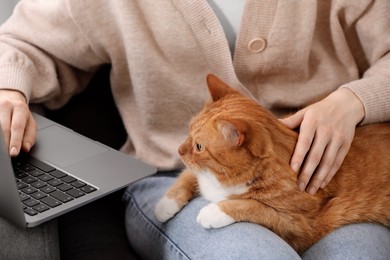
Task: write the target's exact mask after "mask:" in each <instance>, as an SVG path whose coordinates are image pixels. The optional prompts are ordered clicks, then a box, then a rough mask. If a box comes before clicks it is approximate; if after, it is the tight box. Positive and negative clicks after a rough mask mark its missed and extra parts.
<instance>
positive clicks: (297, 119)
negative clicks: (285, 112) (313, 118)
mask: <svg viewBox="0 0 390 260" xmlns="http://www.w3.org/2000/svg"><path fill="white" fill-rule="evenodd" d="M305 112H306V109H302V110H299V111H298V112H296V113H295V114H293V115H291V116H288V117H285V118H281V119H279V121H280V122H282V123H283V124H284V125H286V126H287V127H288V128H290V129H295V128H297V127H298V126H300V125H301V123H302V121H303V118H304V116H305Z"/></svg>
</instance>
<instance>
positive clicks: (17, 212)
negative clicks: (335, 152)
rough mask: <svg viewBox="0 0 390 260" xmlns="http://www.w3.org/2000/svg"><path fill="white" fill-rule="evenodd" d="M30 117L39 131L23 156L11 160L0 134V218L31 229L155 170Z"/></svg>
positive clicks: (69, 130)
mask: <svg viewBox="0 0 390 260" xmlns="http://www.w3.org/2000/svg"><path fill="white" fill-rule="evenodd" d="M33 115H34V118H35V120H36V122H37V128H38V132H37V139H36V143H35V145H34V146H33V148H32V149H31V151H30V152H29V153H28V154H22V155H20V156H18V157H16V158H12V159H11V158H10V156H9V155H8V152H7V150H8V149H6V148H5V142H4V139H3V137H2V136H0V216H1V217H3V218H5V219H7V220H9V221H10V222H13V223H15V224H16V225H18V226H20V227H35V226H37V225H39V224H42V223H44V222H46V221H48V220H51V219H53V218H55V217H58V216H60V215H62V214H64V213H66V212H69V211H71V210H74V209H76V208H78V207H81V206H82V205H85V204H87V203H89V202H92V201H94V200H96V199H99V198H101V197H103V196H106V195H108V194H110V193H112V192H114V191H117V190H120V189H122V188H124V187H126V186H127V185H129V184H130V183H132V182H134V181H136V180H139V179H141V178H144V177H146V176H148V175H151V174H153V173H155V172H156V169H155V168H154V167H152V166H150V165H148V164H146V163H144V162H141V161H139V160H137V159H135V158H132V157H130V156H128V155H126V154H124V153H121V152H119V151H117V150H115V149H112V148H110V147H108V146H106V145H103V144H101V143H99V142H96V141H93V140H91V139H89V138H87V137H85V136H82V135H80V134H77V133H76V132H74V131H72V130H71V129H68V128H66V127H64V126H62V125H60V124H57V123H55V122H54V121H51V120H49V119H47V118H45V117H43V116H40V115H38V114H35V113H34V114H33ZM0 133H1V129H0Z"/></svg>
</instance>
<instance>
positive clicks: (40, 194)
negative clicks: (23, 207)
mask: <svg viewBox="0 0 390 260" xmlns="http://www.w3.org/2000/svg"><path fill="white" fill-rule="evenodd" d="M46 196H47V195H46V193H44V192H42V191H37V192H35V193H33V194H31V197H33V198H34V199H37V200H40V199H42V198H44V197H46Z"/></svg>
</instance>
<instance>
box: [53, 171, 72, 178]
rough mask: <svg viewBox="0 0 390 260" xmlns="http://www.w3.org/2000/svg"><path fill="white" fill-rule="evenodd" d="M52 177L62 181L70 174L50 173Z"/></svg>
mask: <svg viewBox="0 0 390 260" xmlns="http://www.w3.org/2000/svg"><path fill="white" fill-rule="evenodd" d="M50 175H52V176H54V177H56V178H57V179H61V178H63V177H66V176H68V174H66V173H64V172H62V171H60V170H55V171H52V172H50Z"/></svg>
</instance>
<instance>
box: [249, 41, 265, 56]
mask: <svg viewBox="0 0 390 260" xmlns="http://www.w3.org/2000/svg"><path fill="white" fill-rule="evenodd" d="M265 47H267V41H266V40H265V39H263V38H254V39H252V40H251V41H250V42H249V43H248V50H249V51H251V52H255V53H258V52H262V51H264V49H265Z"/></svg>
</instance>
